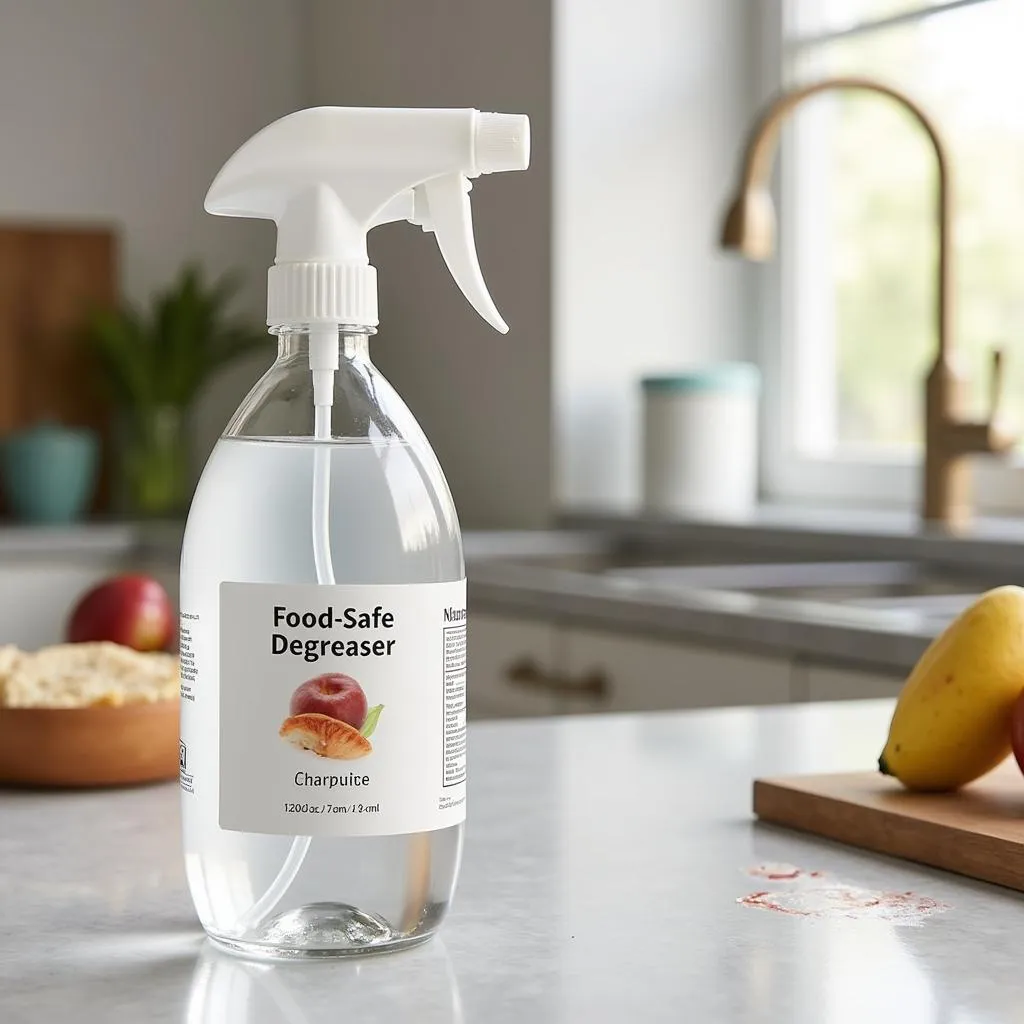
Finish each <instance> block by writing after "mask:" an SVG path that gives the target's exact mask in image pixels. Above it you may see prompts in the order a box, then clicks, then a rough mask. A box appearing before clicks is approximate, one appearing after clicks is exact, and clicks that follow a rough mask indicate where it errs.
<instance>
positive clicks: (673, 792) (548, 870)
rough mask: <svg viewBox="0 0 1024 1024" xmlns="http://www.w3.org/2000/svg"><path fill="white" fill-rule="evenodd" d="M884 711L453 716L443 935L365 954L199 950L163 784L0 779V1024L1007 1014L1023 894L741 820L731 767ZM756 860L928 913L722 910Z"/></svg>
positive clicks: (827, 737) (798, 764) (1015, 985)
mask: <svg viewBox="0 0 1024 1024" xmlns="http://www.w3.org/2000/svg"><path fill="white" fill-rule="evenodd" d="M890 710H891V706H890V705H889V704H888V703H886V702H881V703H874V702H872V703H862V704H831V705H827V706H825V705H806V706H802V707H793V706H790V707H780V708H772V709H746V708H743V709H732V710H725V711H707V712H686V713H672V714H662V715H635V716H608V717H588V718H564V719H559V720H549V721H543V722H505V723H483V724H477V725H474V726H473V727H472V728H471V732H470V746H471V751H470V753H471V765H472V767H471V784H470V821H469V827H468V832H467V842H466V852H465V861H464V870H463V878H462V883H461V885H460V889H459V892H458V894H457V898H456V903H455V908H454V910H453V912H452V915H451V917H450V919H449V921H448V923H447V925H446V926H445V928H444V929H443V931H442V937H441V938H440V939H438V940H435V941H434V942H431V943H428V944H427V945H425V946H421V947H419V948H417V949H414V950H411V951H409V952H406V953H400V954H396V955H393V956H388V957H378V958H370V959H366V960H362V961H345V962H341V961H334V962H317V963H311V964H295V963H283V964H266V963H257V964H253V963H249V962H246V961H243V960H239V959H235V958H233V957H231V956H229V955H227V954H223V953H220V952H218V951H216V950H214V949H212V948H211V947H210V946H209V945H208V944H207V943H206V942H205V941H204V940H203V939H202V936H201V933H200V931H199V929H198V927H197V925H196V922H195V919H194V917H193V912H192V908H191V905H190V903H189V900H188V896H187V893H186V891H185V886H184V879H183V872H182V866H181V862H180V857H179V851H178V842H179V840H178V792H177V789H176V787H174V786H170V785H169V786H159V787H153V788H142V789H134V790H125V791H119V792H108V793H99V792H97V793H81V794H46V793H32V792H5V793H0V878H2V883H0V884H2V891H3V898H2V906H3V919H4V927H3V929H2V933H0V1020H2V1021H3V1022H4V1024H29V1022H32V1024H64V1022H68V1024H70V1022H72V1021H73V1022H75V1024H93V1022H95V1024H100V1022H103V1024H107V1022H121V1021H125V1022H127V1021H145V1022H146V1024H167V1022H175V1024H237V1022H246V1024H256V1022H261V1024H262V1022H266V1024H282V1022H287V1024H319V1022H327V1021H343V1020H344V1021H360V1022H375V1021H381V1022H392V1021H406V1020H409V1021H416V1022H417V1024H434V1022H440V1021H445V1022H463V1021H466V1022H469V1021H473V1022H476V1021H480V1022H485V1024H502V1022H505V1021H509V1022H511V1021H523V1020H529V1021H531V1022H533V1024H547V1022H552V1024H556V1022H566V1024H570V1022H571V1024H579V1022H582V1021H595V1022H604V1021H608V1022H621V1021H632V1020H638V1021H644V1022H660V1021H666V1022H667V1021H672V1022H678V1021H695V1022H696V1021H702V1022H703V1021H708V1022H714V1024H730V1022H740V1021H742V1022H750V1024H754V1022H757V1024H767V1022H780V1024H846V1022H851V1024H853V1022H856V1024H862V1022H864V1021H871V1022H872V1024H888V1022H893V1024H896V1022H898V1024H914V1022H918V1021H921V1022H924V1021H928V1022H931V1021H961V1022H964V1024H968V1022H982V1021H984V1022H986V1024H994V1022H1001V1021H1016V1020H1019V1019H1020V1012H1021V1011H1020V1007H1021V1005H1022V1004H1024V975H1022V973H1021V972H1020V970H1019V965H1018V962H1017V959H1018V958H1017V955H1016V951H1015V946H1014V943H1013V937H1014V936H1015V934H1017V933H1018V932H1019V931H1020V929H1021V928H1022V926H1024V903H1022V900H1021V897H1020V896H1019V895H1017V894H1015V893H1012V892H1008V891H1004V890H1000V889H997V888H994V887H991V886H986V885H982V884H976V883H971V882H968V881H966V880H963V879H959V878H957V877H955V876H952V875H945V874H942V873H939V872H936V871H931V870H927V869H924V868H919V867H916V866H914V865H911V864H908V863H904V862H901V861H896V860H891V859H886V858H884V857H880V856H876V855H871V854H867V853H862V852H858V851H855V850H852V849H846V848H843V847H840V846H836V845H833V844H829V843H827V842H823V841H818V840H815V839H813V838H810V837H805V836H801V835H798V834H796V833H790V832H787V831H785V830H782V829H778V828H774V827H769V826H761V825H757V824H755V823H754V822H753V821H752V820H751V816H750V783H751V779H752V778H753V776H755V775H757V774H777V773H784V772H798V771H827V770H848V769H853V768H857V767H859V766H865V765H870V764H871V763H872V762H873V759H874V757H875V755H876V754H877V750H878V747H879V745H880V743H881V740H882V737H883V734H884V732H885V727H886V723H887V719H888V714H889V712H890ZM763 862H788V863H790V864H793V865H797V866H799V867H801V868H803V869H805V870H808V871H810V870H814V871H821V872H824V873H825V874H824V875H823V876H822V877H823V879H825V880H834V882H835V884H837V885H839V884H841V885H847V886H856V887H863V888H866V889H873V890H883V891H895V892H898V893H905V892H908V891H913V892H914V893H916V894H919V895H920V896H922V897H925V898H930V899H932V900H937V901H941V903H943V904H946V905H948V909H947V910H946V911H945V912H944V913H939V914H936V915H934V916H931V917H928V918H927V919H925V920H924V921H923V922H922V923H921V924H920V926H918V927H910V926H906V925H900V924H894V923H892V922H888V921H883V920H849V919H845V918H843V917H840V916H832V915H830V914H828V913H825V914H824V916H822V917H820V918H807V917H801V916H794V915H788V914H782V913H778V912H774V911H769V910H763V909H756V908H752V907H749V906H746V905H743V904H741V903H739V902H738V900H739V899H741V898H742V897H744V896H746V895H748V894H750V893H752V892H756V891H759V890H764V889H778V888H780V887H782V888H784V887H785V886H786V885H787V884H788V883H785V882H777V881H765V880H764V879H760V878H755V877H751V876H750V875H749V874H747V871H748V869H750V868H752V867H753V866H755V865H758V864H760V863H763ZM822 884H826V882H822ZM828 884H831V881H829V882H828Z"/></svg>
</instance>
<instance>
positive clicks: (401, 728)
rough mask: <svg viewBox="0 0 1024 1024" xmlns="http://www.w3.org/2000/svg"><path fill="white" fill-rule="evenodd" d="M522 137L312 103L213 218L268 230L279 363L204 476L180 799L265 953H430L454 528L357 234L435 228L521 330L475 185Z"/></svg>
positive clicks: (230, 941)
mask: <svg viewBox="0 0 1024 1024" xmlns="http://www.w3.org/2000/svg"><path fill="white" fill-rule="evenodd" d="M528 161H529V122H528V120H527V118H526V117H524V116H521V115H512V114H490V113H481V112H479V111H476V110H428V109H423V110H418V109H383V108H380V109H376V108H366V109H359V108H345V107H319V108H314V109H310V110H303V111H299V112H297V113H295V114H291V115H289V116H287V117H284V118H282V119H281V120H279V121H276V122H275V123H274V124H271V125H270V126H268V127H267V128H265V129H263V131H261V132H259V133H258V134H257V135H255V136H254V137H253V138H252V139H250V140H249V141H248V142H247V143H245V144H244V145H243V146H242V147H241V148H240V149H239V150H238V151H237V152H236V153H235V154H234V156H232V157H231V159H230V160H229V161H228V162H227V164H225V166H224V167H223V169H222V170H221V172H220V174H219V175H218V176H217V178H216V180H215V181H214V183H213V185H212V186H211V188H210V191H209V194H208V195H207V198H206V209H207V210H208V211H209V212H210V213H214V214H220V215H224V216H235V217H258V218H265V219H270V220H273V221H275V222H276V224H277V229H278V246H277V258H276V260H275V264H274V266H273V267H272V268H271V269H270V271H269V274H268V316H267V323H268V325H269V327H270V332H271V334H274V335H276V336H277V339H278V355H277V360H276V362H275V363H274V364H273V366H271V368H270V369H269V370H268V371H267V373H266V374H265V375H264V376H263V377H262V379H261V380H260V381H259V382H258V383H257V384H256V386H255V387H254V388H253V390H252V391H251V392H250V394H249V395H248V396H247V397H246V398H245V400H244V401H243V402H242V405H241V406H240V407H239V409H238V411H237V412H236V413H235V415H234V417H233V419H232V420H231V422H230V423H229V424H228V427H227V429H226V430H225V431H224V434H223V436H222V437H221V439H220V441H219V442H218V444H217V446H216V448H215V449H214V452H213V454H212V455H211V457H210V460H209V462H208V463H207V466H206V469H205V471H204V472H203V476H202V479H201V480H200V483H199V486H198V488H197V490H196V494H195V497H194V499H193V502H192V508H191V511H190V513H189V517H188V525H187V527H186V531H185V540H184V546H183V550H182V560H181V654H182V688H181V689H182V717H181V785H182V790H183V792H182V813H183V828H184V847H185V861H186V869H187V875H188V883H189V887H190V889H191V893H192V898H193V900H194V902H195V905H196V910H197V911H198V914H199V918H200V920H201V922H202V924H203V927H204V928H205V929H206V931H207V932H208V933H209V935H210V936H211V937H212V938H214V939H215V940H216V941H218V942H219V943H221V944H222V945H225V946H228V947H230V948H232V949H234V950H237V951H240V952H244V953H248V954H251V955H268V956H291V957H307V956H330V955H339V954H350V953H364V952H375V951H379V950H383V949H394V948H400V947H403V946H408V945H411V944H414V943H416V942H419V941H422V940H424V939H426V938H428V937H429V936H430V935H431V934H432V933H433V932H434V931H435V930H436V929H437V927H438V925H439V924H440V922H441V920H442V918H443V917H444V915H445V912H446V910H447V908H448V904H449V901H450V900H451V896H452V891H453V889H454V886H455V881H456V876H457V874H458V868H459V858H460V853H461V844H462V827H463V821H464V819H465V813H466V735H465V730H466V725H465V719H466V659H465V651H466V591H465V570H464V565H463V557H462V543H461V539H460V534H459V524H458V519H457V517H456V514H455V509H454V506H453V504H452V499H451V495H450V493H449V491H448V486H447V484H446V482H445V479H444V475H443V473H442V472H441V468H440V466H439V465H438V463H437V459H436V458H435V456H434V453H433V451H432V450H431V448H430V445H429V444H428V442H427V439H426V438H425V437H424V435H423V432H422V431H421V430H420V428H419V426H418V425H417V423H416V421H415V419H414V418H413V416H412V414H411V413H410V412H409V410H408V408H407V407H406V406H405V404H404V403H403V402H402V400H401V398H399V397H398V395H397V394H396V393H395V391H394V390H393V389H392V388H391V386H390V385H389V384H388V383H387V381H386V380H385V379H384V378H383V377H382V376H381V374H380V373H379V372H378V371H377V369H376V368H375V367H374V366H373V364H372V363H371V362H370V356H369V346H370V339H371V337H372V336H373V335H374V334H375V333H376V328H377V323H378V319H377V290H376V271H375V270H374V268H373V267H371V266H370V264H369V261H368V258H367V252H366V233H367V231H369V229H370V228H372V227H375V226H376V225H378V224H384V223H388V222H390V221H396V220H407V221H410V222H411V223H413V224H417V225H420V226H421V227H422V228H423V229H424V230H425V231H433V232H434V234H435V237H436V238H437V241H438V245H439V247H440V250H441V254H442V256H443V258H444V260H445V263H446V264H447V266H448V269H449V270H450V272H451V274H452V276H453V277H454V278H455V281H456V283H457V284H458V285H459V287H460V288H461V290H462V292H463V294H464V295H465V297H466V298H467V299H468V301H469V302H470V303H471V304H472V305H473V306H474V307H475V308H476V309H477V310H478V311H479V312H480V314H481V316H483V318H484V319H485V320H487V321H488V322H489V323H490V324H492V325H493V326H494V327H495V328H497V329H498V330H499V331H503V332H504V331H505V330H507V328H506V326H505V324H504V322H503V321H502V319H501V317H500V315H499V314H498V311H497V309H496V308H495V306H494V303H493V302H492V301H491V298H490V295H489V294H488V292H487V288H486V285H485V284H484V281H483V277H482V276H481V273H480V268H479V265H478V263H477V255H476V247H475V243H474V241H473V231H472V220H471V216H470V206H469V196H468V192H469V188H470V182H469V179H470V178H474V177H476V176H478V175H480V174H486V173H489V172H493V171H509V170H522V169H525V167H526V166H527V164H528Z"/></svg>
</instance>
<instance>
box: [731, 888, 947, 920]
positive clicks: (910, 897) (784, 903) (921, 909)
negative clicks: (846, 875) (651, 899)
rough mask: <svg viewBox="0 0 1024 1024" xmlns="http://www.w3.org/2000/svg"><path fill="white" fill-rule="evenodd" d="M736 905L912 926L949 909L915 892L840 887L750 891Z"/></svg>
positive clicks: (937, 901) (796, 915)
mask: <svg viewBox="0 0 1024 1024" xmlns="http://www.w3.org/2000/svg"><path fill="white" fill-rule="evenodd" d="M737 902H738V903H740V904H742V905H743V906H745V907H754V908H755V909H758V910H774V911H776V912H777V913H779V914H789V915H791V916H794V917H815V918H836V917H839V918H847V919H854V920H874V921H887V922H889V923H890V924H898V925H909V926H912V927H913V926H917V925H920V924H922V923H923V922H924V920H925V919H926V918H928V917H931V916H932V915H933V914H941V913H943V912H944V911H946V910H949V906H948V905H947V904H945V903H941V902H940V901H939V900H936V899H932V897H931V896H921V895H919V894H918V893H914V892H876V891H874V890H871V889H857V888H854V887H852V886H841V885H840V886H820V887H817V886H816V887H813V888H793V889H788V890H782V891H779V892H769V891H767V890H765V891H762V892H752V893H750V894H749V895H748V896H742V897H740V899H738V900H737Z"/></svg>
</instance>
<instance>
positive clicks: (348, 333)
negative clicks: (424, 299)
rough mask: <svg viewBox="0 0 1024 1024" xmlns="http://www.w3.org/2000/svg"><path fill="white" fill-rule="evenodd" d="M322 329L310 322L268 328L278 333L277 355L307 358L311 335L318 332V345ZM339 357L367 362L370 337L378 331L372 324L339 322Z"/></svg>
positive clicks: (320, 340) (357, 361) (344, 359)
mask: <svg viewBox="0 0 1024 1024" xmlns="http://www.w3.org/2000/svg"><path fill="white" fill-rule="evenodd" d="M323 330H324V329H323V328H322V327H311V326H310V325H309V324H282V325H280V326H275V327H271V328H270V333H271V334H276V335H277V358H278V359H294V358H296V357H300V356H301V357H302V358H303V359H306V360H308V359H309V350H310V336H311V335H316V334H319V335H320V337H319V338H318V339H317V344H322V343H323V340H322V339H323ZM336 333H337V346H338V357H339V359H340V360H342V361H345V362H350V363H362V362H367V363H368V362H369V361H370V337H371V335H374V334H376V333H377V329H376V328H375V327H370V326H361V325H349V324H341V325H339V326H338V327H337V332H336Z"/></svg>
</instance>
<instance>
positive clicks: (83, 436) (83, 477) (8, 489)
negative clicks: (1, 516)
mask: <svg viewBox="0 0 1024 1024" xmlns="http://www.w3.org/2000/svg"><path fill="white" fill-rule="evenodd" d="M99 447H100V446H99V439H98V438H97V436H96V434H95V433H94V432H93V431H91V430H82V429H75V428H71V427H62V426H59V425H57V424H54V423H44V424H40V425H39V426H37V427H32V428H31V429H30V430H24V431H21V432H19V433H16V434H10V435H8V436H7V437H6V438H4V440H3V444H2V447H0V470H2V475H3V489H4V495H5V497H6V498H7V504H8V506H9V507H10V510H11V512H12V513H13V514H14V515H15V517H16V518H18V519H21V520H23V521H25V522H29V523H71V522H74V521H75V520H76V519H79V518H80V517H81V516H82V514H83V513H84V512H85V511H86V509H87V508H88V507H89V504H90V502H91V501H92V497H93V494H94V492H95V490H96V475H97V469H98V467H99Z"/></svg>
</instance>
